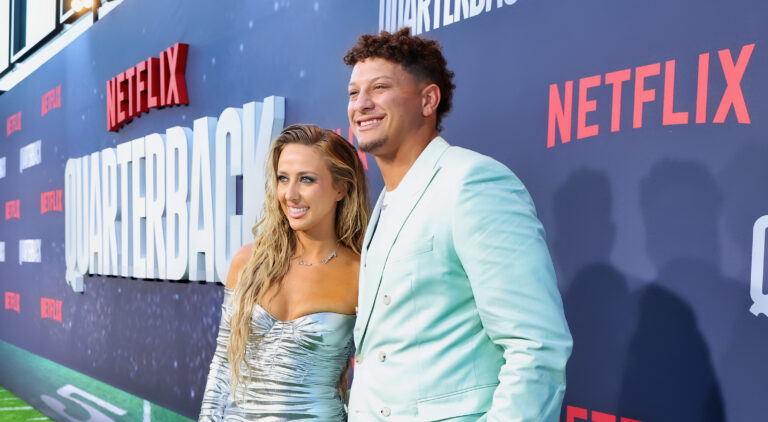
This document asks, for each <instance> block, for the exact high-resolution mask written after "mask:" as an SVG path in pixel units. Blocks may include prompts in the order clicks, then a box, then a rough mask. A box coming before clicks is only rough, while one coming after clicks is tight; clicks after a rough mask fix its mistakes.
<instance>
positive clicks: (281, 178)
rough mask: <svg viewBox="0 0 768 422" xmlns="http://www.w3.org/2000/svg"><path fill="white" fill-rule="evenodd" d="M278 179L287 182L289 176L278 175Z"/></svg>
mask: <svg viewBox="0 0 768 422" xmlns="http://www.w3.org/2000/svg"><path fill="white" fill-rule="evenodd" d="M277 181H278V182H280V183H287V182H288V178H287V177H285V176H277Z"/></svg>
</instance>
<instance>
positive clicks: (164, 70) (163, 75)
mask: <svg viewBox="0 0 768 422" xmlns="http://www.w3.org/2000/svg"><path fill="white" fill-rule="evenodd" d="M167 56H168V53H166V52H165V51H161V52H160V104H158V106H159V107H165V106H166V105H168V101H167V98H166V95H167V94H168V79H169V76H168V57H167Z"/></svg>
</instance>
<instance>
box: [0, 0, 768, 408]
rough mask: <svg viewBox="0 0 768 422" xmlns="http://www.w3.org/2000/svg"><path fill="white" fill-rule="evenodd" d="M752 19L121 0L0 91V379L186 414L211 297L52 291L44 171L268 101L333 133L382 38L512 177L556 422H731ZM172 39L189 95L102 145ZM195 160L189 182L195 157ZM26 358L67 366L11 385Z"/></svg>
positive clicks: (740, 400) (645, 12)
mask: <svg viewBox="0 0 768 422" xmlns="http://www.w3.org/2000/svg"><path fill="white" fill-rule="evenodd" d="M510 3H511V4H510ZM399 4H403V13H402V17H400V15H401V13H400V10H399V9H398V5H399ZM411 5H412V6H411ZM411 7H412V8H413V9H412V10H411ZM436 7H438V8H439V10H437V11H436V10H435V8H436ZM766 17H768V5H766V3H765V2H762V1H756V0H734V1H731V2H715V1H689V0H676V1H671V2H670V1H660V0H649V1H645V2H640V3H635V2H630V3H627V2H601V1H596V0H584V1H579V2H562V1H550V0H540V1H530V0H521V1H517V2H515V1H508V0H504V1H501V0H488V2H487V3H486V2H484V1H483V0H479V1H478V0H470V1H467V0H461V1H455V2H454V1H450V0H433V1H426V2H422V1H418V2H417V1H405V2H403V1H402V0H400V1H390V0H382V1H381V2H378V1H368V2H348V1H319V0H318V1H287V0H279V1H273V2H265V1H260V2H226V3H221V2H219V3H216V2H201V1H185V2H155V1H149V0H132V1H126V2H124V3H123V4H121V5H120V6H119V7H117V8H116V9H115V10H114V11H113V12H111V13H110V14H108V15H107V16H105V17H103V18H102V19H100V20H99V21H98V22H97V23H96V24H95V25H94V26H93V27H92V28H91V29H89V30H88V31H87V32H86V33H85V34H84V35H82V36H81V37H79V38H78V39H77V40H76V41H74V42H73V43H72V44H70V45H69V46H68V47H67V48H65V49H64V50H63V51H62V52H61V53H59V54H58V55H56V56H55V57H54V58H53V59H51V60H50V61H48V62H47V63H46V64H45V65H43V66H42V67H41V68H40V69H38V70H37V71H36V72H34V73H33V74H32V75H31V76H29V77H28V78H26V79H25V80H24V81H22V82H21V83H19V84H18V85H17V86H16V87H14V88H13V89H12V90H11V91H9V92H6V93H4V94H3V95H2V96H0V119H5V122H6V131H5V132H4V135H0V203H2V204H3V205H5V214H4V216H3V218H2V219H0V242H2V243H0V258H1V259H0V291H2V294H3V295H4V299H5V300H4V304H5V306H4V307H3V309H2V310H0V340H2V341H1V342H0V344H3V348H2V359H0V360H2V361H4V363H3V362H0V384H2V385H4V386H6V387H7V388H9V389H10V390H11V391H13V392H15V393H17V394H19V395H20V396H22V398H23V399H25V400H27V401H28V402H30V403H32V404H33V405H35V406H37V407H39V408H40V409H41V410H42V411H43V412H45V413H46V414H49V415H53V417H56V418H59V419H61V418H65V417H68V418H70V420H80V419H85V418H87V417H88V415H91V416H92V415H94V414H95V413H94V412H100V414H101V415H102V416H104V417H108V418H111V419H114V420H135V419H134V417H135V416H136V415H143V416H142V417H146V416H147V415H149V416H150V417H156V418H158V417H163V418H170V419H173V418H181V417H182V416H186V417H190V418H196V416H197V413H198V411H199V407H200V400H201V398H202V392H203V388H204V384H205V378H206V375H207V372H208V365H209V362H210V358H211V355H212V353H213V349H214V346H215V337H216V333H217V329H218V322H219V318H220V303H221V300H222V294H223V287H222V286H221V284H219V283H215V282H205V281H195V280H193V281H188V280H164V279H162V278H159V277H154V278H152V279H146V278H143V277H123V276H103V275H86V276H85V277H84V279H83V284H84V287H85V291H84V292H82V293H79V292H75V291H73V288H72V287H71V286H70V285H69V284H68V283H67V278H68V277H67V265H66V259H65V258H66V256H65V255H66V254H65V249H66V247H65V210H66V209H67V198H68V196H69V195H70V194H71V192H70V190H68V189H67V187H66V186H65V166H66V165H67V161H68V160H70V159H77V158H80V157H84V156H86V155H90V154H92V153H95V152H99V151H102V150H104V149H105V148H116V147H117V146H118V145H120V144H124V143H126V142H130V141H133V140H135V139H139V138H143V137H146V136H148V135H151V134H153V133H159V134H164V135H165V134H166V130H167V129H168V128H172V127H175V126H181V127H187V128H190V129H193V128H194V121H195V120H196V119H199V118H201V117H206V116H210V117H220V116H221V115H222V112H223V111H224V110H225V109H226V108H228V107H236V108H241V109H242V108H243V104H246V103H249V102H253V101H256V102H264V101H265V98H268V97H270V96H277V97H282V98H284V99H285V105H284V113H285V116H284V124H285V125H288V124H292V123H297V122H312V123H316V124H318V125H320V126H323V127H327V128H330V129H339V130H340V133H341V134H342V135H343V136H345V137H347V138H349V137H350V132H349V129H348V123H347V118H346V102H347V100H346V85H347V81H348V78H349V73H350V69H349V68H347V67H346V66H345V65H344V64H343V62H342V57H343V54H344V52H345V51H346V49H347V48H348V47H349V46H351V45H352V44H353V43H354V41H355V39H356V37H357V36H358V35H360V34H362V33H369V32H376V31H377V30H379V28H389V29H392V28H393V25H398V24H399V23H403V24H412V25H414V26H415V27H417V29H418V30H419V31H420V32H422V35H424V36H427V37H431V38H435V39H437V40H439V41H440V42H441V43H442V45H443V48H444V53H445V55H446V57H447V58H448V61H449V66H450V68H451V69H452V70H454V71H455V73H456V78H455V83H456V86H457V89H456V93H455V97H454V108H453V111H452V112H451V113H450V114H449V115H448V116H447V117H446V119H445V121H444V127H445V130H444V131H443V136H444V137H445V138H446V139H447V140H448V141H449V142H450V143H452V144H454V145H459V146H463V147H467V148H471V149H474V150H477V151H479V152H482V153H484V154H488V155H490V156H492V157H494V158H496V159H498V160H500V161H502V162H503V163H505V164H506V165H508V166H509V167H510V168H511V169H512V170H513V171H515V172H516V173H517V174H518V175H519V176H520V178H521V179H522V180H523V181H524V182H525V183H526V185H527V187H528V189H529V190H530V192H531V194H532V196H533V199H534V201H535V202H536V205H537V209H538V212H539V216H540V218H541V219H542V221H543V222H544V226H545V228H546V229H547V232H548V242H549V246H550V249H551V251H552V254H553V258H554V261H555V266H556V269H557V272H558V279H559V286H560V291H561V293H562V296H563V300H564V305H565V310H566V316H567V318H568V322H569V325H570V327H571V330H572V332H573V336H574V351H573V356H572V358H571V360H570V362H569V365H568V374H567V377H568V390H567V394H566V398H565V403H564V406H563V420H566V419H568V420H574V419H573V418H576V419H575V420H581V419H583V420H594V421H607V420H614V419H611V416H614V417H615V419H616V420H620V419H621V418H626V419H632V420H640V421H649V422H650V421H666V420H670V421H680V420H695V421H705V420H706V421H709V420H712V421H725V420H730V421H746V420H756V419H758V418H760V415H762V414H764V413H765V410H766V407H765V404H764V401H765V400H764V398H765V397H766V395H767V394H768V367H766V365H763V364H762V361H763V357H764V356H766V353H768V337H767V336H765V330H766V329H768V319H767V318H766V313H767V312H768V305H765V303H766V300H765V299H764V297H765V294H764V293H763V292H764V290H765V289H764V288H763V271H762V266H763V262H764V261H765V256H764V255H765V254H764V234H765V227H766V226H768V224H766V223H765V221H766V220H760V221H758V219H759V218H760V217H761V216H763V215H765V214H768V196H766V195H764V194H762V193H761V192H762V189H761V188H760V186H761V183H762V182H761V181H762V180H766V178H768V166H766V165H765V162H766V160H768V145H767V144H766V142H765V131H766V116H767V113H768V104H767V103H766V94H768V83H766V82H765V78H764V77H763V76H764V75H765V74H766V72H768V54H765V53H764V52H763V48H764V47H763V43H764V42H765V41H766V40H767V39H768V31H767V30H766V26H765V19H766ZM393 19H394V20H393ZM427 20H428V22H427ZM427 28H428V29H429V30H427ZM175 43H185V44H187V45H188V46H189V50H188V57H187V61H186V70H185V80H186V89H187V93H188V96H189V98H188V101H189V104H188V105H181V106H173V107H165V108H162V109H151V110H150V111H149V112H148V113H146V114H142V115H141V117H136V118H134V119H133V121H132V122H131V123H130V124H127V125H125V126H124V127H122V128H120V130H119V131H117V132H111V131H108V130H107V100H108V98H107V97H108V92H107V81H108V80H111V79H112V78H113V77H115V76H117V75H118V74H119V73H121V72H124V71H126V70H127V69H129V68H131V67H133V66H134V65H136V64H137V63H139V62H140V61H143V60H146V59H147V58H148V57H158V54H159V53H160V52H161V51H164V50H165V49H166V48H168V47H171V46H173V45H174V44H175ZM258 116H260V115H257V117H258ZM220 120H221V119H220ZM257 121H259V120H257ZM278 129H279V128H278ZM196 133H197V132H196ZM196 136H197V135H196ZM146 139H149V138H146ZM166 139H167V137H166ZM352 141H353V142H354V143H355V144H356V141H354V140H352ZM38 142H39V143H38ZM147 142H149V141H147ZM211 142H213V138H212V139H211ZM245 142H251V143H252V144H253V142H254V139H252V138H250V139H245ZM192 145H193V142H192V138H190V139H189V146H190V150H191V148H192ZM366 163H367V165H368V173H369V177H370V181H371V189H372V192H373V193H372V195H373V196H374V198H375V197H376V195H377V193H378V191H379V190H380V189H381V188H382V185H383V184H382V182H381V178H380V173H379V171H378V168H377V167H376V163H375V161H374V159H373V157H372V156H366ZM209 165H210V167H211V171H212V173H211V174H212V175H211V176H210V178H209V180H210V181H211V183H213V180H214V176H213V174H215V173H216V171H217V170H216V163H215V160H214V149H213V148H211V150H210V158H209ZM142 177H145V176H142ZM233 180H236V179H233ZM234 183H236V186H237V188H236V193H237V196H238V198H239V197H241V196H242V195H243V190H244V189H243V184H242V183H241V182H240V181H237V182H234ZM245 193H246V195H248V192H247V191H246V192H245ZM204 207H205V205H203V208H204ZM97 208H98V207H97ZM236 208H237V210H236V212H237V213H240V212H242V209H243V204H242V199H237V200H236ZM251 223H252V222H248V223H243V224H249V225H250V224H251ZM118 244H119V243H118ZM753 253H754V256H753ZM761 312H762V314H761ZM39 357H42V358H44V359H43V361H45V362H48V363H47V364H46V365H48V364H50V365H51V366H50V368H62V369H61V371H64V370H72V374H74V375H70V376H67V377H63V376H62V377H61V378H60V380H59V378H56V379H57V380H59V381H56V382H49V383H34V382H31V380H34V379H36V378H34V377H35V376H38V377H43V375H44V374H38V375H35V373H36V372H35V371H40V368H42V367H43V366H42V365H43V364H42V363H41V364H31V363H29V362H33V361H34V362H37V361H36V360H34V359H38V358H39ZM20 362H22V363H23V362H28V364H27V366H24V365H23V364H22V363H20ZM45 367H46V368H48V366H45ZM25 368H26V369H25ZM35 368H38V369H35ZM66 368H69V369H66ZM50 371H54V369H50ZM68 373H69V372H68ZM77 377H81V378H77ZM73 379H78V380H80V381H78V382H77V383H76V382H75V381H72V380H73ZM68 386H69V387H68ZM83 392H85V394H83ZM126 397H128V398H126ZM119 403H123V404H119ZM109 406H112V407H109ZM121 406H122V407H121ZM132 406H133V407H132ZM121 411H122V413H121ZM65 414H66V415H68V416H62V415H65Z"/></svg>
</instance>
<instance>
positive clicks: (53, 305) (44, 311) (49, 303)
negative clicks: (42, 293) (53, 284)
mask: <svg viewBox="0 0 768 422" xmlns="http://www.w3.org/2000/svg"><path fill="white" fill-rule="evenodd" d="M40 318H49V319H53V320H56V321H58V322H61V301H60V300H55V299H49V298H47V297H41V298H40Z"/></svg>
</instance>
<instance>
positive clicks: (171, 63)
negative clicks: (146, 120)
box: [107, 43, 189, 132]
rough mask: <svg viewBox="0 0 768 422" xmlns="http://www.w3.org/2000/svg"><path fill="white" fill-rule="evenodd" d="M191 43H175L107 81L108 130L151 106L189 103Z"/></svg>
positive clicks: (159, 106) (114, 129) (158, 106)
mask: <svg viewBox="0 0 768 422" xmlns="http://www.w3.org/2000/svg"><path fill="white" fill-rule="evenodd" d="M188 50H189V45H187V44H182V43H176V44H175V45H174V46H173V47H168V48H167V49H166V50H165V51H161V52H160V57H159V58H158V57H150V58H148V59H147V60H144V61H142V62H139V63H138V64H136V66H133V67H132V68H130V69H128V70H126V71H125V72H123V73H121V74H119V75H117V76H115V77H114V78H112V79H110V80H108V81H107V129H108V130H110V131H113V132H117V131H118V130H120V128H121V127H123V125H125V124H126V123H128V122H130V121H131V120H133V118H134V117H139V116H140V115H141V113H148V112H149V109H150V108H161V107H166V106H172V105H178V104H189V99H188V98H187V82H186V80H185V79H184V72H185V71H186V68H187V51H188Z"/></svg>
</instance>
